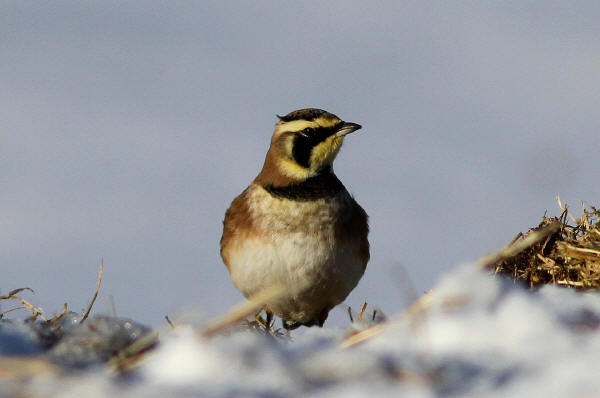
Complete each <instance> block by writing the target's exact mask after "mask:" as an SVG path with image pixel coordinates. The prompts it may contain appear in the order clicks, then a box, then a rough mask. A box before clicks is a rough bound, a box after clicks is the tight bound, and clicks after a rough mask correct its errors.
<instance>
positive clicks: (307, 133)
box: [302, 127, 315, 135]
mask: <svg viewBox="0 0 600 398" xmlns="http://www.w3.org/2000/svg"><path fill="white" fill-rule="evenodd" d="M302 132H303V133H304V134H306V135H312V133H314V132H315V129H313V128H312V127H307V128H305V129H304V130H302Z"/></svg>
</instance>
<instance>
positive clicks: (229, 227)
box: [221, 188, 252, 269]
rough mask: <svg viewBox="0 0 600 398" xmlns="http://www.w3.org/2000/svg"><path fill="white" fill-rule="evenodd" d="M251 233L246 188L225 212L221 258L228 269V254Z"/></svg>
mask: <svg viewBox="0 0 600 398" xmlns="http://www.w3.org/2000/svg"><path fill="white" fill-rule="evenodd" d="M251 231H252V219H251V218H250V211H249V210H248V188H246V190H245V191H244V192H242V193H241V194H240V195H239V196H238V197H236V198H235V199H234V200H233V202H231V206H229V209H227V211H226V212H225V219H224V220H223V235H222V236H221V258H222V259H223V262H224V263H225V266H226V267H227V269H229V252H230V251H231V250H232V249H234V248H235V247H236V246H237V245H238V244H239V242H240V241H241V240H242V239H243V238H244V237H245V236H246V235H247V234H248V233H250V232H251Z"/></svg>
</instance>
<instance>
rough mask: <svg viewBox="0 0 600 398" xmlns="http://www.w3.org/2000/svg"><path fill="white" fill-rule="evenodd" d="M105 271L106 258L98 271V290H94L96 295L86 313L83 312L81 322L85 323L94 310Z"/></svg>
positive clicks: (101, 262) (101, 261)
mask: <svg viewBox="0 0 600 398" xmlns="http://www.w3.org/2000/svg"><path fill="white" fill-rule="evenodd" d="M103 273H104V259H102V260H100V270H99V271H98V283H97V284H96V291H95V292H94V296H93V297H92V301H91V302H90V305H89V306H88V308H87V310H86V311H85V314H83V318H81V321H80V322H79V323H80V324H81V323H83V322H84V321H85V320H86V319H87V317H88V316H89V315H90V311H91V310H92V306H93V305H94V302H95V301H96V297H98V292H99V291H100V284H101V283H102V274H103Z"/></svg>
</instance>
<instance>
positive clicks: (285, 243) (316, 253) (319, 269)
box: [230, 232, 364, 322]
mask: <svg viewBox="0 0 600 398" xmlns="http://www.w3.org/2000/svg"><path fill="white" fill-rule="evenodd" d="M334 246H335V244H334V242H333V241H332V239H328V237H326V236H323V235H312V236H307V235H306V234H304V233H299V232H296V233H289V234H279V235H278V236H276V237H274V238H273V239H272V240H269V241H266V240H264V239H258V238H257V239H252V240H248V241H246V242H244V243H243V244H242V245H241V246H240V247H239V248H238V250H236V251H235V253H232V254H231V257H230V272H231V279H232V281H233V283H234V285H235V286H236V287H237V288H238V289H239V290H240V291H241V292H242V293H243V294H244V295H245V296H246V297H250V296H252V295H254V294H256V293H258V292H259V291H261V289H265V288H266V287H269V286H273V285H280V286H283V288H284V290H285V291H286V292H287V293H289V294H285V295H283V296H281V297H279V298H278V299H277V300H275V301H273V302H269V303H266V304H267V305H268V307H269V308H270V309H271V311H273V312H274V313H275V314H276V315H278V316H280V317H282V318H285V319H292V320H296V321H300V322H307V321H310V320H311V319H313V318H315V317H317V316H318V314H319V312H320V311H322V310H323V309H327V310H329V309H331V308H332V307H334V306H335V305H337V304H339V303H341V302H342V301H343V300H344V299H345V298H346V296H347V295H348V294H349V293H350V292H351V291H352V289H354V287H355V286H356V284H357V283H358V281H359V279H360V278H361V276H362V274H363V269H364V264H362V262H360V261H359V260H358V259H357V258H356V256H353V255H351V251H350V250H349V249H350V248H346V247H343V246H342V247H339V246H335V247H334ZM299 288H303V290H299Z"/></svg>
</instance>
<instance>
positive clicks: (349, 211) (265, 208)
mask: <svg viewBox="0 0 600 398" xmlns="http://www.w3.org/2000/svg"><path fill="white" fill-rule="evenodd" d="M278 118H279V121H278V122H277V124H276V125H275V132H274V133H273V137H272V138H271V146H270V148H269V151H268V152H267V156H266V158H265V163H264V165H263V168H262V170H261V172H260V173H259V174H258V176H257V177H256V178H255V179H254V181H253V182H252V183H251V184H250V186H249V187H248V188H246V190H245V191H244V192H242V193H241V194H240V195H239V196H238V197H237V198H235V199H234V200H233V202H232V203H231V206H230V207H229V209H228V210H227V212H226V213H225V220H224V221H223V236H222V237H221V257H222V258H223V262H224V263H225V265H226V266H227V269H228V270H229V274H230V276H231V280H232V281H233V284H234V285H235V286H236V288H237V289H238V290H240V291H241V292H242V293H243V294H244V296H246V297H251V296H253V295H255V294H257V293H259V292H260V291H261V290H263V289H265V288H267V287H269V286H273V285H279V286H283V288H284V291H285V294H283V295H279V296H278V297H277V298H275V299H273V300H272V301H269V302H266V303H264V309H265V311H266V312H267V318H268V319H269V320H270V319H271V317H272V315H273V314H275V315H277V316H279V317H281V318H282V320H283V325H284V327H285V328H286V329H294V328H296V327H298V326H301V325H304V326H313V325H319V326H323V323H324V322H325V320H326V319H327V315H328V313H329V311H330V310H331V309H332V308H333V307H334V306H336V305H338V304H340V303H341V302H342V301H343V300H344V299H345V298H346V296H348V294H349V293H350V291H352V289H354V287H355V286H356V284H357V283H358V281H359V280H360V278H361V277H362V275H363V273H364V271H365V267H366V265H367V261H368V260H369V242H368V240H367V235H368V232H369V227H368V223H367V221H368V219H367V214H366V213H365V211H364V210H363V209H362V207H360V205H359V204H358V203H356V201H355V200H354V198H353V197H352V196H351V195H350V194H349V193H348V191H347V190H346V188H345V187H344V185H343V184H342V182H341V181H340V180H339V179H338V178H337V177H336V175H335V174H334V173H333V168H332V164H333V160H334V159H335V157H336V155H337V154H338V151H339V150H340V147H341V146H342V142H343V140H344V137H345V136H346V134H349V133H352V132H353V131H356V130H358V129H360V128H361V126H360V125H358V124H356V123H348V122H344V121H342V120H341V119H340V118H338V117H337V116H335V115H334V114H331V113H329V112H326V111H324V110H321V109H313V108H310V109H300V110H297V111H294V112H291V113H289V114H287V115H285V116H278ZM299 287H302V288H299Z"/></svg>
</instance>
